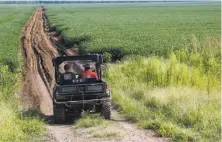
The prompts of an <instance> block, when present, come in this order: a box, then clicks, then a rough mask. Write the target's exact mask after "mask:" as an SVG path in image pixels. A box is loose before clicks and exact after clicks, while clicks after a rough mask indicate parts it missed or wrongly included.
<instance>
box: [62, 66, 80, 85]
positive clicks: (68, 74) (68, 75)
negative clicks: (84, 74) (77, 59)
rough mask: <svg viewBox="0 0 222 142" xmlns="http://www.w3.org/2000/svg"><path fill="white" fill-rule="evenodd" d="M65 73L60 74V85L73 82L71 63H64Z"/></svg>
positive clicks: (74, 76) (73, 75)
mask: <svg viewBox="0 0 222 142" xmlns="http://www.w3.org/2000/svg"><path fill="white" fill-rule="evenodd" d="M64 70H65V73H63V74H62V75H61V76H60V84H61V85H70V84H73V80H74V79H75V78H76V75H75V74H74V73H73V72H72V71H71V65H70V64H66V65H65V66H64Z"/></svg>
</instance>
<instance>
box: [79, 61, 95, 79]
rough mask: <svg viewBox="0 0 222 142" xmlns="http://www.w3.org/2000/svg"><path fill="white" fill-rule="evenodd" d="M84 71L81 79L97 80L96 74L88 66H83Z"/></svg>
mask: <svg viewBox="0 0 222 142" xmlns="http://www.w3.org/2000/svg"><path fill="white" fill-rule="evenodd" d="M84 68H85V71H83V72H82V77H83V78H98V75H97V73H96V72H93V71H92V70H91V68H90V64H86V65H84Z"/></svg>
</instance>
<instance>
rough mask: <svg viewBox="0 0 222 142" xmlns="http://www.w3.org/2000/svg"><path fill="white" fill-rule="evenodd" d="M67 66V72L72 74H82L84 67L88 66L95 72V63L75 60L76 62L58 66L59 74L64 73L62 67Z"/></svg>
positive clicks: (66, 62) (67, 62)
mask: <svg viewBox="0 0 222 142" xmlns="http://www.w3.org/2000/svg"><path fill="white" fill-rule="evenodd" d="M66 64H69V65H70V66H71V69H70V70H69V72H73V73H75V74H82V71H84V65H86V64H89V65H90V68H91V70H92V71H95V72H96V66H95V62H94V61H91V60H76V61H65V62H63V63H61V64H60V65H59V73H60V74H62V73H64V72H65V70H64V66H65V65H66Z"/></svg>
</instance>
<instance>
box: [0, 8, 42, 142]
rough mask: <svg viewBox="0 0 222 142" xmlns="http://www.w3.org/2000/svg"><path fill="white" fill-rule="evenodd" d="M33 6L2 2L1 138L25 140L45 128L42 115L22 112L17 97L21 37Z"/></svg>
mask: <svg viewBox="0 0 222 142" xmlns="http://www.w3.org/2000/svg"><path fill="white" fill-rule="evenodd" d="M34 9H35V8H34V7H28V6H19V9H18V10H17V9H16V6H5V5H0V31H1V32H0V39H1V40H0V43H1V48H0V53H1V54H0V128H1V129H0V142H6V141H26V140H28V139H29V138H30V136H32V135H36V134H41V133H42V132H43V127H42V124H41V121H40V119H39V118H34V117H31V115H30V114H29V113H26V114H23V113H20V112H19V111H20V110H19V109H20V103H19V101H18V98H19V96H18V95H22V94H20V93H19V92H18V90H19V89H20V88H19V87H20V85H19V84H20V72H21V62H22V59H21V55H19V52H20V51H19V38H20V35H21V32H22V28H23V27H24V25H25V24H26V22H27V20H28V18H29V17H30V16H31V14H32V13H33V11H34ZM16 92H17V93H16ZM16 94H17V95H16Z"/></svg>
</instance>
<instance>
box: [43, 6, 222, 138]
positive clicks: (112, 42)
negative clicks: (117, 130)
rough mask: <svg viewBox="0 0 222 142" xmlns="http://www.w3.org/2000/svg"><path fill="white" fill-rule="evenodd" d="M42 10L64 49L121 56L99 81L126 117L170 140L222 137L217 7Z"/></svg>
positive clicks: (218, 10)
mask: <svg viewBox="0 0 222 142" xmlns="http://www.w3.org/2000/svg"><path fill="white" fill-rule="evenodd" d="M46 8H47V15H48V18H49V22H50V26H51V29H52V30H56V31H57V32H58V33H59V34H61V35H62V36H63V37H64V43H65V44H66V45H68V46H72V47H75V48H79V50H80V51H81V52H99V53H101V52H102V53H105V55H106V57H107V61H109V57H111V58H112V59H113V61H116V60H120V59H122V60H121V61H120V62H117V63H115V64H114V63H112V64H108V66H107V68H106V70H105V74H104V77H105V79H106V81H108V82H109V83H110V86H111V89H112V91H113V103H114V104H115V106H116V107H117V109H118V110H119V112H121V113H122V114H124V115H125V117H126V118H127V119H128V120H130V121H133V122H135V123H137V124H138V125H139V126H140V127H142V128H145V129H154V130H156V131H157V132H158V133H159V134H160V135H161V136H167V137H169V138H172V140H173V141H201V142H203V141H206V142H207V141H215V142H216V141H220V140H221V126H220V120H221V119H220V91H221V90H220V87H221V80H220V77H221V75H220V74H221V72H220V68H221V53H220V43H221V39H220V29H221V28H220V25H221V22H220V16H221V15H220V4H219V3H189V4H188V3H181V4H176V3H171V4H163V3H162V4H161V3H160V4H85V5H57V6H55V5H54V6H46ZM125 55H127V56H125Z"/></svg>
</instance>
